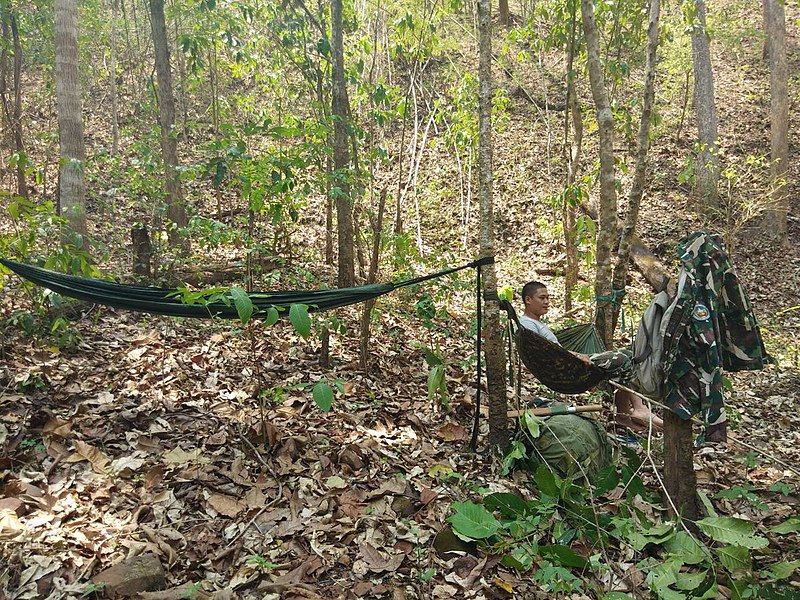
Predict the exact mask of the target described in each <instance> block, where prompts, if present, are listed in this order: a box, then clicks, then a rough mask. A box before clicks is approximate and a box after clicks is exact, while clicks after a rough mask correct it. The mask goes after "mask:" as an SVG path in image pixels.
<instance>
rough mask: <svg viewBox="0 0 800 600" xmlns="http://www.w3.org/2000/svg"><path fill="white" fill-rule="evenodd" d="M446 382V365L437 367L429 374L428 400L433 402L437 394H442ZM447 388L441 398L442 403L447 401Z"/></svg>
mask: <svg viewBox="0 0 800 600" xmlns="http://www.w3.org/2000/svg"><path fill="white" fill-rule="evenodd" d="M443 382H444V365H436V366H435V367H433V368H431V370H430V371H429V372H428V400H433V399H434V397H435V396H436V394H437V393H439V394H441V390H442V383H443ZM446 392H447V388H445V394H444V395H443V396H442V397H441V401H442V403H444V402H446V401H447V393H446Z"/></svg>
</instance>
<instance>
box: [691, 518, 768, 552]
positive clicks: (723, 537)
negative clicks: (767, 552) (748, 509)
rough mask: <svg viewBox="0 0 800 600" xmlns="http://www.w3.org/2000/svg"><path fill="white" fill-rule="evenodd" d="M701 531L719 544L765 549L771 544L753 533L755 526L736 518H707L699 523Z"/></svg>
mask: <svg viewBox="0 0 800 600" xmlns="http://www.w3.org/2000/svg"><path fill="white" fill-rule="evenodd" d="M697 526H698V527H700V531H702V532H703V533H705V534H706V535H707V536H709V537H710V538H712V539H713V540H715V541H717V542H722V543H723V544H733V545H735V546H743V547H745V548H752V549H756V548H764V547H766V546H767V545H768V544H769V540H767V538H763V537H759V536H757V535H754V533H753V524H752V523H751V522H750V521H746V520H745V519H737V518H736V517H706V518H705V519H702V520H701V521H698V522H697Z"/></svg>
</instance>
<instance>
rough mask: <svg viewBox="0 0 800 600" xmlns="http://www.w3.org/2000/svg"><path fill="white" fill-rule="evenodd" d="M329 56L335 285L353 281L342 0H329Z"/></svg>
mask: <svg viewBox="0 0 800 600" xmlns="http://www.w3.org/2000/svg"><path fill="white" fill-rule="evenodd" d="M331 58H332V62H333V73H332V77H333V81H332V89H331V114H332V116H333V169H334V179H335V180H334V185H333V193H334V196H335V202H336V221H337V231H338V240H337V241H338V250H339V287H350V286H352V285H353V284H354V282H355V257H354V247H353V239H354V235H353V204H352V201H351V198H350V194H351V189H350V181H349V179H350V175H349V173H348V171H349V167H350V151H349V148H348V138H347V121H348V115H349V114H350V110H349V101H348V98H347V87H346V85H345V80H344V40H343V35H342V0H331Z"/></svg>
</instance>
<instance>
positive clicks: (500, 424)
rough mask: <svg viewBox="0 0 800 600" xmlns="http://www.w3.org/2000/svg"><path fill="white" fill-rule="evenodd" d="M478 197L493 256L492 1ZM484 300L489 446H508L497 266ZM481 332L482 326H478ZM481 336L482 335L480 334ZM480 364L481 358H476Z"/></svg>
mask: <svg viewBox="0 0 800 600" xmlns="http://www.w3.org/2000/svg"><path fill="white" fill-rule="evenodd" d="M478 31H479V40H480V41H479V47H480V50H479V55H480V60H479V66H478V79H479V88H478V122H479V125H478V171H479V173H478V182H479V183H478V186H479V187H478V195H479V197H480V206H481V223H480V255H481V257H488V256H494V253H495V248H494V215H493V211H492V177H493V173H492V29H491V2H490V0H478ZM483 275H484V277H483V297H484V301H485V306H486V313H485V316H484V323H483V338H484V340H485V348H486V383H487V389H488V392H489V443H490V444H494V445H498V446H500V447H505V446H506V445H507V444H508V405H507V401H506V382H505V372H506V364H505V356H504V355H503V340H502V336H501V331H500V306H499V302H498V299H497V274H496V272H495V267H494V264H490V265H487V266H485V267H483ZM478 330H479V331H480V330H481V324H480V323H479V324H478ZM479 335H480V334H479ZM477 359H478V361H479V362H480V360H481V357H480V356H478V357H477Z"/></svg>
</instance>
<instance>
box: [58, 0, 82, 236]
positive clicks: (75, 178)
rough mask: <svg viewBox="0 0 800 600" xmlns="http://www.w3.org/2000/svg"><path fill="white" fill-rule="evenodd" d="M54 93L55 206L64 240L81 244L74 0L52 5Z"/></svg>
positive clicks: (80, 157)
mask: <svg viewBox="0 0 800 600" xmlns="http://www.w3.org/2000/svg"><path fill="white" fill-rule="evenodd" d="M55 11H56V14H55V26H56V30H55V55H56V96H57V98H58V140H59V145H60V156H61V161H60V162H61V168H60V171H59V186H58V189H59V196H58V208H59V212H60V214H61V215H63V216H64V217H65V218H66V219H67V221H68V222H69V227H70V229H71V230H72V233H74V234H76V235H77V236H78V237H74V238H72V239H70V238H71V236H69V235H67V236H65V238H64V241H65V242H72V243H74V244H75V245H76V246H77V247H83V246H84V244H85V239H86V233H87V231H86V182H85V179H84V176H83V169H84V164H85V162H86V150H85V147H84V140H83V121H82V115H81V94H80V87H79V80H78V5H77V1H76V0H56V4H55Z"/></svg>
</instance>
